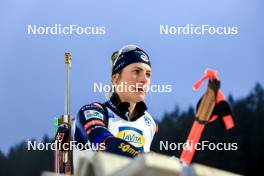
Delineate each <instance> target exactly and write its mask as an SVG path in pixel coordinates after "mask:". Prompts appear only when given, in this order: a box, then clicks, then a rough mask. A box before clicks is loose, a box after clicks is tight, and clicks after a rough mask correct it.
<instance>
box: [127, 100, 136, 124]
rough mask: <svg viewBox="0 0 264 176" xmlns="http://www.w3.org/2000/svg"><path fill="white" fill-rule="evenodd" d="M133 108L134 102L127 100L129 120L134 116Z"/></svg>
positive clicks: (134, 106)
mask: <svg viewBox="0 0 264 176" xmlns="http://www.w3.org/2000/svg"><path fill="white" fill-rule="evenodd" d="M135 108H136V103H134V102H129V108H128V111H129V114H128V117H129V119H130V120H131V119H133V117H135Z"/></svg>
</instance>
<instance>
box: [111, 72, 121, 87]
mask: <svg viewBox="0 0 264 176" xmlns="http://www.w3.org/2000/svg"><path fill="white" fill-rule="evenodd" d="M118 78H119V73H116V74H114V75H112V84H114V85H115V84H117V82H118Z"/></svg>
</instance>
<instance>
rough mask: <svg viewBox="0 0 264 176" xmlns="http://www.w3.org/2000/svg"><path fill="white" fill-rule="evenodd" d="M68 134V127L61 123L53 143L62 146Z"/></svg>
mask: <svg viewBox="0 0 264 176" xmlns="http://www.w3.org/2000/svg"><path fill="white" fill-rule="evenodd" d="M69 134H70V126H69V125H68V124H67V123H63V124H61V125H60V126H59V127H58V130H57V133H56V136H55V141H57V142H58V143H60V144H64V143H65V142H66V140H67V138H68V137H69Z"/></svg>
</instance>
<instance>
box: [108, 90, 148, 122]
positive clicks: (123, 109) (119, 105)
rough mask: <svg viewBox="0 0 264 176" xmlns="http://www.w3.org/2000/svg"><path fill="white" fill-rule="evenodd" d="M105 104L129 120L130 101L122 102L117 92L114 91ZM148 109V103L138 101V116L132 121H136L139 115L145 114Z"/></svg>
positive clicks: (136, 109) (136, 108)
mask: <svg viewBox="0 0 264 176" xmlns="http://www.w3.org/2000/svg"><path fill="white" fill-rule="evenodd" d="M105 104H106V106H107V107H109V108H110V109H111V110H112V111H113V112H114V113H116V114H117V115H118V116H120V117H121V118H123V119H124V120H128V108H129V103H128V102H121V101H120V98H119V97H118V95H117V94H116V93H113V95H112V96H111V98H110V100H109V101H107V102H106V103H105ZM146 110H147V106H146V104H145V103H144V102H143V101H141V102H138V103H137V104H136V107H135V111H136V116H135V117H134V118H133V119H132V120H131V121H135V120H137V119H138V118H139V117H141V116H142V115H144V114H145V111H146Z"/></svg>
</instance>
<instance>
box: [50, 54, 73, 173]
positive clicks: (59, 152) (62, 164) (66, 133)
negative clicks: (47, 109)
mask: <svg viewBox="0 0 264 176" xmlns="http://www.w3.org/2000/svg"><path fill="white" fill-rule="evenodd" d="M64 59H65V64H66V94H65V112H64V115H61V116H60V117H57V118H56V119H55V125H57V129H58V132H57V135H56V137H55V142H56V146H57V149H56V150H55V151H54V171H55V173H56V175H59V174H60V173H64V174H65V175H67V176H68V175H71V174H72V173H73V165H72V150H71V149H70V148H69V149H67V150H64V149H63V147H62V145H63V144H68V145H67V146H68V147H69V146H70V140H71V124H72V121H73V118H72V116H71V115H70V69H71V61H72V58H71V54H70V53H65V55H64ZM60 129H62V130H63V131H60ZM65 146H66V145H65Z"/></svg>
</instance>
